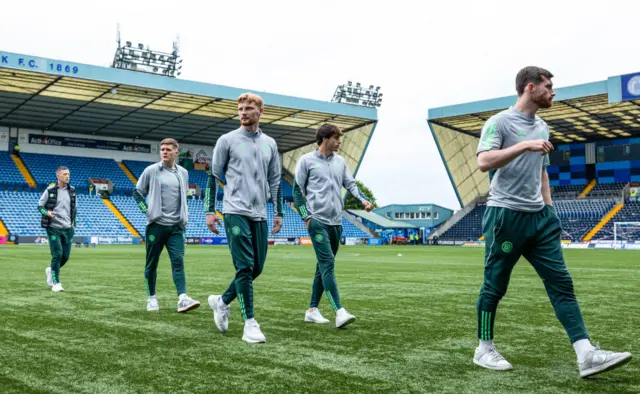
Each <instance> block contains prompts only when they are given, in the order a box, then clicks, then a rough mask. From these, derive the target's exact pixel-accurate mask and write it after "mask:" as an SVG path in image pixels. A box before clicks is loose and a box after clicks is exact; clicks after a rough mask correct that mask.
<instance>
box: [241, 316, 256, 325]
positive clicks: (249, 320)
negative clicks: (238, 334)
mask: <svg viewBox="0 0 640 394" xmlns="http://www.w3.org/2000/svg"><path fill="white" fill-rule="evenodd" d="M255 321H256V319H254V318H253V317H252V318H251V319H247V320H245V321H244V324H249V323H253V322H255Z"/></svg>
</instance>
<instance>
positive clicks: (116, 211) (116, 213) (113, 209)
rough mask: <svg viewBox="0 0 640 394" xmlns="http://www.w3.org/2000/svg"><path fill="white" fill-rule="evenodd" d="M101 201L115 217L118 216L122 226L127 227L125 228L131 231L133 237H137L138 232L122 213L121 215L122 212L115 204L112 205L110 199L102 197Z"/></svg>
mask: <svg viewBox="0 0 640 394" xmlns="http://www.w3.org/2000/svg"><path fill="white" fill-rule="evenodd" d="M102 202H103V203H104V205H106V206H107V208H109V209H110V210H111V212H113V215H114V216H115V217H117V218H118V220H120V222H121V223H122V225H123V226H125V227H126V228H127V230H129V232H130V233H131V235H133V236H134V237H139V236H140V234H139V233H138V230H136V229H135V228H134V227H133V226H132V225H131V223H130V222H129V221H128V220H127V219H126V218H125V217H124V215H122V212H120V210H119V209H118V208H116V206H115V205H113V203H112V202H111V200H107V199H106V198H103V199H102Z"/></svg>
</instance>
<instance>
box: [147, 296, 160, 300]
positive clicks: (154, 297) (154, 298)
mask: <svg viewBox="0 0 640 394" xmlns="http://www.w3.org/2000/svg"><path fill="white" fill-rule="evenodd" d="M149 299H150V300H157V299H158V298H157V297H156V296H155V295H152V296H149Z"/></svg>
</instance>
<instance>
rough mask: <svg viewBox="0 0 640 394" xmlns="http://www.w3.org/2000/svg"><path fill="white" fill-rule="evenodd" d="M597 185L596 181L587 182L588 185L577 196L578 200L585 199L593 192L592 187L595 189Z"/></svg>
mask: <svg viewBox="0 0 640 394" xmlns="http://www.w3.org/2000/svg"><path fill="white" fill-rule="evenodd" d="M597 184H598V181H597V180H596V179H592V180H591V182H589V184H588V185H587V187H585V188H584V190H583V191H582V193H580V195H579V196H578V200H580V199H583V198H585V197H586V196H587V195H588V194H589V192H590V191H591V190H593V188H594V187H596V185H597Z"/></svg>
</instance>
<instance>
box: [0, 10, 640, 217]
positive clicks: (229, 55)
mask: <svg viewBox="0 0 640 394" xmlns="http://www.w3.org/2000/svg"><path fill="white" fill-rule="evenodd" d="M590 4H593V5H590ZM638 15H640V1H637V0H628V1H625V0H609V1H608V2H607V3H606V6H605V2H588V1H573V0H564V1H558V0H555V1H546V0H539V1H536V2H514V1H490V0H484V1H455V0H447V1H446V2H445V1H421V2H418V1H415V2H411V1H406V0H395V1H384V0H383V1H374V0H369V1H361V0H349V1H345V0H342V1H333V0H325V1H299V0H298V1H288V0H286V1H285V0H282V1H281V0H271V1H253V0H244V1H233V2H231V1H225V2H222V1H217V0H209V1H195V0H194V1H183V2H182V3H178V2H164V1H162V0H158V1H153V2H151V1H141V0H138V1H131V0H129V1H121V0H112V1H109V2H106V1H86V0H85V1H75V0H66V1H64V2H51V1H29V2H15V1H14V2H3V4H2V17H0V37H2V38H1V39H0V50H4V51H9V52H17V53H22V54H28V55H34V56H41V57H49V58H54V59H60V60H67V61H74V62H79V63H87V64H93V65H98V66H109V65H110V64H111V61H112V59H113V54H114V53H115V49H116V28H117V24H118V23H119V24H120V29H121V34H122V39H123V41H127V40H130V41H132V42H134V43H135V42H142V43H144V44H148V45H149V46H150V47H151V49H155V50H161V51H162V50H165V51H169V50H170V49H171V43H172V42H173V40H174V39H175V38H176V36H177V35H179V36H180V44H181V46H180V49H181V56H182V58H183V59H184V62H183V72H182V75H181V76H180V78H181V79H188V80H195V81H199V82H207V83H214V84H218V85H227V86H233V87H239V88H246V89H248V90H255V91H264V92H270V93H278V94H285V95H291V96H297V97H305V98H311V99H317V100H325V101H329V100H330V99H331V97H332V95H333V92H334V90H335V88H336V86H338V85H340V84H343V83H346V82H347V81H353V82H361V83H362V84H363V85H365V86H369V85H375V86H380V87H381V90H380V91H381V92H382V93H383V94H384V96H383V101H382V106H381V108H379V110H378V119H379V122H378V126H377V128H376V130H375V133H374V136H373V138H372V140H371V142H370V144H369V148H368V150H367V152H366V155H365V157H364V159H363V162H362V164H361V167H360V170H359V172H358V174H357V179H359V180H360V181H362V182H363V183H364V184H365V185H367V186H368V187H369V188H370V189H371V190H372V191H373V193H374V195H375V196H376V198H377V199H378V203H379V204H380V205H386V204H392V203H395V204H412V203H417V204H423V203H425V204H426V203H434V204H439V205H442V206H445V207H447V208H451V209H458V208H460V206H459V204H458V201H457V199H456V197H455V193H454V190H453V187H452V186H451V183H450V181H449V177H448V176H447V173H446V169H445V167H444V165H443V163H442V159H441V158H440V155H439V153H438V150H437V147H436V145H435V143H434V141H433V138H432V136H431V133H430V131H429V128H428V126H427V121H426V119H427V111H428V110H429V108H436V107H441V106H446V105H453V104H460V103H466V102H472V101H477V100H484V99H491V98H496V97H503V96H510V95H513V94H515V88H514V84H515V82H514V81H515V75H516V73H517V72H518V70H519V69H521V68H522V67H525V66H528V65H537V66H541V67H544V68H547V69H549V70H550V71H551V72H552V73H553V74H554V75H555V78H554V85H555V86H556V87H562V86H571V85H576V84H580V83H587V82H593V81H601V80H605V79H606V78H608V77H610V76H614V75H621V74H627V73H632V72H637V71H640V50H638V48H640V45H639V43H638V31H639V29H640V28H638V20H637V16H638Z"/></svg>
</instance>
